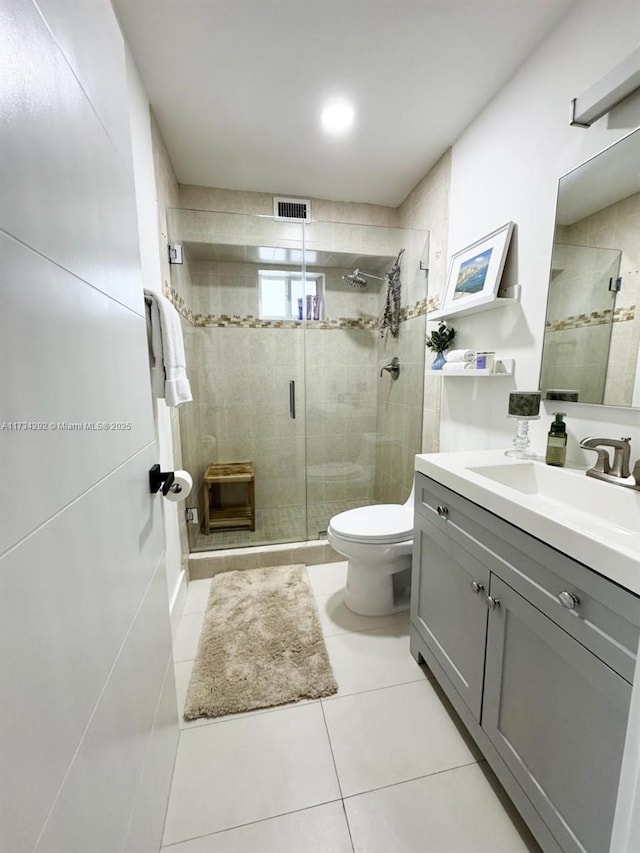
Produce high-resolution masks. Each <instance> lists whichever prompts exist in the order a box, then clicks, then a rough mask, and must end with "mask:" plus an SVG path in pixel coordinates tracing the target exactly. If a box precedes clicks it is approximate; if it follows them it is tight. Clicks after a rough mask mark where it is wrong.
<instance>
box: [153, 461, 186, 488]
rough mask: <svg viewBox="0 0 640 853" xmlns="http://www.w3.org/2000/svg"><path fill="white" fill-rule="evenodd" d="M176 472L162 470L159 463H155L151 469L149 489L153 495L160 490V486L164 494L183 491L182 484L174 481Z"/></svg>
mask: <svg viewBox="0 0 640 853" xmlns="http://www.w3.org/2000/svg"><path fill="white" fill-rule="evenodd" d="M174 479H175V472H174V471H161V470H160V466H159V465H153V466H152V467H151V468H150V469H149V489H150V491H151V494H152V495H155V494H156V492H159V491H160V487H162V494H163V495H168V494H169V492H175V493H176V494H177V493H179V492H181V491H182V486H181V485H180V484H179V483H174V482H173V481H174Z"/></svg>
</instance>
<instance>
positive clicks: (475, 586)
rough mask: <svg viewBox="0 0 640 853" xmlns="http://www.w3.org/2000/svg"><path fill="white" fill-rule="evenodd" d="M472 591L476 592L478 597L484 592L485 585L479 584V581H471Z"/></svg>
mask: <svg viewBox="0 0 640 853" xmlns="http://www.w3.org/2000/svg"><path fill="white" fill-rule="evenodd" d="M471 589H472V590H473V591H474V592H475V594H476V595H480V593H481V592H482V591H483V590H484V584H483V583H478V581H471Z"/></svg>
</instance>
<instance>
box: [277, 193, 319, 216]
mask: <svg viewBox="0 0 640 853" xmlns="http://www.w3.org/2000/svg"><path fill="white" fill-rule="evenodd" d="M273 218H274V219H288V220H289V222H291V221H293V222H310V221H311V202H310V201H309V200H308V199H304V198H284V197H283V196H274V197H273Z"/></svg>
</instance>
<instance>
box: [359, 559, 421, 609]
mask: <svg viewBox="0 0 640 853" xmlns="http://www.w3.org/2000/svg"><path fill="white" fill-rule="evenodd" d="M410 566H411V555H410V554H409V555H407V556H406V557H402V558H400V559H396V560H395V561H394V563H393V572H391V571H387V572H381V571H380V570H381V569H382V568H383V566H382V565H381V564H380V563H370V562H367V561H365V560H357V559H353V558H349V564H348V568H347V585H346V587H345V591H344V603H345V605H346V606H347V607H348V608H349V610H352V611H353V612H354V613H358V614H360V615H361V616H386V615H387V614H389V613H398V612H399V611H401V610H408V608H409V601H408V599H407V598H403V599H400V600H396V599H395V596H394V588H393V576H394V575H395V574H397V573H398V572H400V571H403V570H404V569H408V568H409V567H410ZM389 568H390V567H389Z"/></svg>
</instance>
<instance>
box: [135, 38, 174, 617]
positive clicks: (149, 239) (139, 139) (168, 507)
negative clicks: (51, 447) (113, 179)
mask: <svg viewBox="0 0 640 853" xmlns="http://www.w3.org/2000/svg"><path fill="white" fill-rule="evenodd" d="M126 63H127V83H128V89H129V116H130V121H131V141H132V153H133V169H134V176H135V187H136V206H137V212H138V232H139V238H140V262H141V266H142V279H143V282H144V287H145V288H147V290H152V291H154V293H160V294H162V269H161V263H160V252H161V250H162V248H163V247H161V246H160V240H159V235H158V204H157V190H156V179H155V168H154V160H153V142H152V136H151V114H150V109H149V101H148V99H147V96H146V93H145V91H144V89H143V86H142V83H141V82H140V77H139V75H138V70H137V68H136V66H135V63H134V61H133V58H132V57H131V54H130V52H129V50H128V48H127V49H126ZM154 425H155V435H156V440H157V442H158V450H159V457H158V461H159V462H160V467H161V468H162V470H163V471H173V470H174V469H175V463H174V457H173V436H172V428H171V416H170V411H169V409H168V407H167V405H166V403H165V401H164V400H155V401H154ZM184 507H185V504H184V503H183V502H180V503H177V504H174V503H169V502H168V501H163V502H162V513H163V519H164V542H165V569H166V574H167V589H168V592H169V605H170V609H171V611H172V613H173V614H175V615H176V616H179V615H180V609H181V603H182V601H181V599H182V595H183V594H184V589H185V572H184V571H183V568H182V553H181V548H180V534H179V522H178V513H179V512H182V513H183V512H184Z"/></svg>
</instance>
